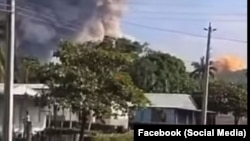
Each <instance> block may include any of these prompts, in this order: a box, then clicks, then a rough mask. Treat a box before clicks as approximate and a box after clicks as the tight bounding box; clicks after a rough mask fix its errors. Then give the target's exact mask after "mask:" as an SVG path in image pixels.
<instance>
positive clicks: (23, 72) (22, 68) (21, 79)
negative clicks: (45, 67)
mask: <svg viewBox="0 0 250 141" xmlns="http://www.w3.org/2000/svg"><path fill="white" fill-rule="evenodd" d="M15 67H16V71H15V80H16V82H17V83H37V82H39V79H38V78H37V72H38V71H39V69H40V68H39V67H40V62H39V60H38V59H37V58H32V57H23V58H21V61H20V62H15Z"/></svg>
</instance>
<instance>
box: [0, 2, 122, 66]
mask: <svg viewBox="0 0 250 141" xmlns="http://www.w3.org/2000/svg"><path fill="white" fill-rule="evenodd" d="M0 1H4V0H0ZM125 2H126V0H16V3H17V4H16V5H17V17H16V18H17V28H16V30H17V40H16V44H17V53H18V54H19V55H20V54H21V55H31V56H35V57H38V58H39V59H41V60H46V61H47V60H48V59H49V58H50V57H51V54H52V51H53V50H55V49H56V48H57V46H58V43H59V41H60V40H61V39H64V40H74V41H77V42H84V41H87V40H101V39H103V37H104V36H105V35H108V36H113V37H117V36H120V35H121V30H120V19H121V17H122V14H123V11H124V8H125Z"/></svg>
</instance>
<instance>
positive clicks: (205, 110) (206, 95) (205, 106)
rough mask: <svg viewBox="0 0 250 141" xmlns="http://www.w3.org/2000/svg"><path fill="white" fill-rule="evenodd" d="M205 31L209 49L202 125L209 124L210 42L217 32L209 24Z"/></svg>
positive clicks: (207, 50) (205, 74)
mask: <svg viewBox="0 0 250 141" xmlns="http://www.w3.org/2000/svg"><path fill="white" fill-rule="evenodd" d="M204 30H206V31H208V36H207V48H206V68H205V73H204V75H203V80H204V82H203V90H204V91H203V97H202V115H201V122H202V123H201V124H203V125H206V124H207V103H208V86H209V70H210V64H209V63H210V40H211V33H212V32H213V31H216V29H213V28H212V26H211V23H209V26H208V28H204Z"/></svg>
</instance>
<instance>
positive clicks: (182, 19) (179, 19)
mask: <svg viewBox="0 0 250 141" xmlns="http://www.w3.org/2000/svg"><path fill="white" fill-rule="evenodd" d="M131 18H136V19H148V20H161V21H162V20H167V21H191V22H197V21H198V22H200V21H208V19H202V18H176V17H149V16H146V17H142V16H137V17H134V16H131ZM212 21H214V22H247V19H245V20H242V19H241V20H240V19H212Z"/></svg>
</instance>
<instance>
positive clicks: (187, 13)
mask: <svg viewBox="0 0 250 141" xmlns="http://www.w3.org/2000/svg"><path fill="white" fill-rule="evenodd" d="M130 10H131V12H136V13H142V14H164V15H166V14H168V15H216V16H247V13H210V12H179V11H151V10H137V9H130Z"/></svg>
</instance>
